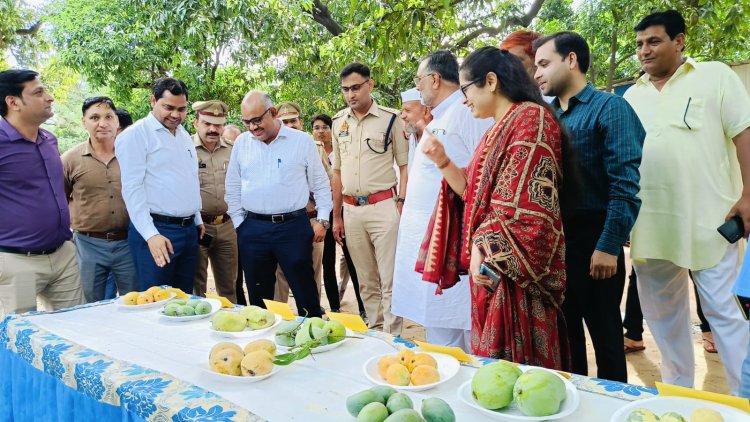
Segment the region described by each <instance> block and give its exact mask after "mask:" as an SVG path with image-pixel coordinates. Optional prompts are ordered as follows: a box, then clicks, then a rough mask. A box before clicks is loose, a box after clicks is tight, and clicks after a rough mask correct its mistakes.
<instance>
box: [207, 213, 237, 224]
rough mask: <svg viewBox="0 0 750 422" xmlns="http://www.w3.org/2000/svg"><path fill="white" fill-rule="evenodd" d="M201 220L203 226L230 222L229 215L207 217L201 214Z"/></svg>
mask: <svg viewBox="0 0 750 422" xmlns="http://www.w3.org/2000/svg"><path fill="white" fill-rule="evenodd" d="M201 219H203V222H204V223H205V224H222V223H226V222H227V221H229V220H230V218H229V214H227V213H224V214H219V215H209V214H203V213H201Z"/></svg>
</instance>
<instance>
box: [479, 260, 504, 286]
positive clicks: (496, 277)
mask: <svg viewBox="0 0 750 422" xmlns="http://www.w3.org/2000/svg"><path fill="white" fill-rule="evenodd" d="M479 274H482V275H486V276H487V277H488V278H489V279H490V281H491V282H492V287H489V286H484V288H485V289H487V290H488V291H489V292H490V293H492V292H494V291H495V290H497V285H498V284H500V274H498V273H497V271H495V270H494V269H492V268H490V267H489V266H488V265H486V264H482V265H481V266H480V267H479Z"/></svg>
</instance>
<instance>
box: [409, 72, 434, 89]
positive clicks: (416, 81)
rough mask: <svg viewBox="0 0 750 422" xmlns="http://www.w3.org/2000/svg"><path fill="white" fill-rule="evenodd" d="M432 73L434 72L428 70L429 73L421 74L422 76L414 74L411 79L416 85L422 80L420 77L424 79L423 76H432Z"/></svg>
mask: <svg viewBox="0 0 750 422" xmlns="http://www.w3.org/2000/svg"><path fill="white" fill-rule="evenodd" d="M434 74H435V72H430V73H428V74H426V75H422V76H415V77H414V79H413V80H414V86H417V85H419V83H420V82H422V79H424V78H426V77H428V76H432V75H434Z"/></svg>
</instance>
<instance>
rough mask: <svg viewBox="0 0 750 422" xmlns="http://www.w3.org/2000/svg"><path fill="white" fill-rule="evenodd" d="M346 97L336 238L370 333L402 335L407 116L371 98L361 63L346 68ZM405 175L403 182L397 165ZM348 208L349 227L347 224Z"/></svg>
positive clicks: (336, 127) (337, 147)
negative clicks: (397, 306)
mask: <svg viewBox="0 0 750 422" xmlns="http://www.w3.org/2000/svg"><path fill="white" fill-rule="evenodd" d="M339 76H340V78H341V91H342V93H343V94H344V99H345V100H346V103H347V104H348V105H349V107H348V108H345V109H343V110H341V111H339V112H338V113H337V114H336V116H334V117H333V128H332V131H331V132H332V134H333V154H334V160H333V180H332V187H333V198H334V211H333V218H334V223H333V230H334V232H333V234H334V236H335V237H336V240H337V241H338V242H339V243H341V239H342V238H343V237H344V236H345V237H346V244H347V246H348V247H349V252H350V253H351V256H352V261H353V262H354V266H355V267H356V268H357V275H358V276H359V279H360V291H361V293H362V299H363V300H364V302H365V310H366V311H367V316H368V317H369V327H370V328H375V329H382V330H383V331H385V332H388V333H391V334H393V335H400V334H401V327H402V319H401V318H399V317H396V316H394V315H393V314H392V313H391V290H392V287H393V265H394V260H395V254H396V240H397V237H398V225H399V218H400V212H401V207H402V206H403V202H404V199H403V198H404V195H405V194H406V167H407V159H408V155H409V145H408V141H407V140H406V138H405V137H404V122H403V120H401V118H400V117H399V111H398V110H394V109H390V108H386V107H383V106H380V105H378V104H377V103H376V102H375V101H374V100H373V99H372V97H371V96H370V92H371V91H372V88H373V86H374V81H373V80H372V79H370V69H369V68H368V67H367V66H365V65H363V64H361V63H352V64H349V65H347V66H346V67H344V69H343V70H342V71H341V74H340V75H339ZM394 161H395V163H396V165H397V166H398V169H399V179H398V180H399V181H398V182H397V179H396V172H395V171H394V166H393V163H394ZM342 202H343V221H342V213H341V211H342Z"/></svg>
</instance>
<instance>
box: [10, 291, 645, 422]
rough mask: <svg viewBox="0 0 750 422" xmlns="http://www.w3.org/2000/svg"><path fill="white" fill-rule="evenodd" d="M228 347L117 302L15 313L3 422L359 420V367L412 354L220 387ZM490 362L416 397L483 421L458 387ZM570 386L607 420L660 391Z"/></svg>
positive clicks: (372, 340) (385, 344)
mask: <svg viewBox="0 0 750 422" xmlns="http://www.w3.org/2000/svg"><path fill="white" fill-rule="evenodd" d="M270 335H271V334H269V335H268V336H267V338H270ZM219 341H222V339H220V338H215V337H212V335H211V334H210V333H209V331H208V321H207V320H203V321H196V322H193V323H184V324H174V323H172V324H170V323H165V322H163V321H160V320H159V317H158V315H157V314H156V311H154V310H151V311H136V312H133V311H122V310H118V309H117V308H116V307H115V305H114V304H112V303H111V302H109V301H104V302H98V303H94V304H89V305H83V306H80V307H76V308H72V309H69V310H64V311H58V312H57V313H44V312H35V313H29V314H24V315H15V314H11V315H9V316H7V317H6V318H5V319H4V320H3V321H2V322H1V323H0V397H1V399H0V420H52V419H55V420H92V419H91V417H96V418H97V419H98V420H106V419H113V420H114V419H116V420H133V421H140V420H147V421H260V420H266V419H270V420H300V421H314V420H334V421H335V420H341V421H346V420H352V418H351V417H350V416H348V414H347V413H346V409H345V405H344V401H345V398H346V396H347V395H348V394H351V393H353V392H356V391H359V390H361V389H364V388H367V387H368V383H367V381H366V379H365V378H364V375H363V374H362V369H361V368H362V364H363V363H364V362H365V361H366V360H367V359H368V358H369V357H371V356H375V355H378V354H383V353H390V352H392V351H393V350H394V349H398V348H402V347H414V345H413V344H411V343H409V342H406V341H404V340H402V339H400V338H393V337H391V336H390V335H387V334H383V333H379V332H370V333H368V334H367V335H366V336H365V338H364V339H362V340H356V339H351V340H349V341H348V342H347V344H344V345H342V347H340V348H338V349H336V350H335V351H331V352H328V353H324V354H319V355H315V357H314V358H307V359H306V360H304V361H299V362H295V363H294V364H293V365H291V366H289V367H286V368H284V369H283V371H281V372H279V374H277V375H275V376H274V377H271V378H268V379H267V380H264V381H262V382H260V383H256V384H233V385H223V384H219V383H217V382H216V381H213V380H211V379H208V378H207V377H206V376H205V373H204V372H203V369H202V368H203V367H204V366H205V365H206V362H207V356H208V350H209V349H210V347H211V345H212V344H215V343H218V342H219ZM248 341H249V340H245V341H244V342H240V343H246V342H248ZM491 361H492V360H490V359H484V358H475V360H474V361H473V362H471V363H470V364H468V365H465V366H464V367H462V369H461V371H460V373H459V375H460V376H457V379H456V381H455V382H454V381H453V380H451V382H450V383H446V384H443V385H441V386H439V387H437V388H435V389H434V390H428V391H425V392H422V393H417V394H416V396H420V397H422V396H423V397H428V396H438V397H442V398H444V399H445V400H446V401H448V402H449V403H450V404H451V405H452V406H453V408H454V410H455V411H456V413H457V415H458V416H459V418H458V420H471V421H478V420H481V417H480V415H479V414H477V413H474V411H473V410H472V409H470V408H468V407H467V406H466V405H465V404H463V403H461V402H460V401H458V399H457V398H456V395H455V390H456V389H457V387H458V386H459V385H460V384H461V383H462V382H464V381H465V380H467V379H469V378H470V376H471V374H472V373H473V369H471V367H472V366H473V367H479V366H481V365H483V364H486V363H487V362H491ZM461 380H463V381H461ZM571 381H572V382H573V383H574V384H575V385H576V387H577V388H578V389H579V391H581V395H582V406H581V408H582V410H581V412H585V413H586V415H585V416H587V417H585V418H583V419H582V418H581V416H583V415H578V416H576V415H577V413H576V414H574V415H573V416H575V417H571V418H570V419H566V420H570V421H577V422H583V421H585V420H597V421H599V419H596V418H598V417H601V416H596V415H605V414H607V413H610V414H611V413H612V412H614V411H615V410H616V408H618V407H620V406H622V405H624V404H626V403H627V401H628V400H634V399H637V398H643V397H650V396H652V395H654V394H656V391H655V390H653V389H650V388H645V387H638V386H634V385H629V384H622V383H618V382H613V381H606V380H600V379H595V378H587V377H581V376H577V375H573V376H572V377H571ZM34 390H40V391H34ZM32 397H38V400H36V401H34V399H32ZM29 400H32V401H31V402H30V401H29ZM462 415H464V417H463V418H462V417H461V416H462ZM31 416H33V418H28V417H31ZM588 416H591V417H592V418H591V419H589V418H588Z"/></svg>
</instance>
